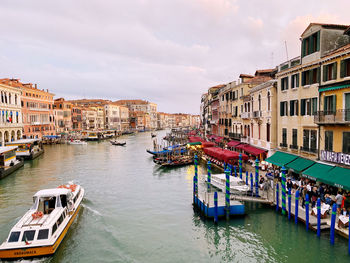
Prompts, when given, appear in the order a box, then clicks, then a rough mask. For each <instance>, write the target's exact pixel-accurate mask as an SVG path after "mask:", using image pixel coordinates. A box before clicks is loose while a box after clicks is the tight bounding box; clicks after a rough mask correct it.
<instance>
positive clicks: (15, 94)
mask: <svg viewBox="0 0 350 263" xmlns="http://www.w3.org/2000/svg"><path fill="white" fill-rule="evenodd" d="M15 105H17V94H15Z"/></svg>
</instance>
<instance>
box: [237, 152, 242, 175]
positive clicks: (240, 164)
mask: <svg viewBox="0 0 350 263" xmlns="http://www.w3.org/2000/svg"><path fill="white" fill-rule="evenodd" d="M238 164H239V178H241V179H242V154H241V153H240V154H239V161H238Z"/></svg>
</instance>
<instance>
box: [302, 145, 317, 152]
mask: <svg viewBox="0 0 350 263" xmlns="http://www.w3.org/2000/svg"><path fill="white" fill-rule="evenodd" d="M300 150H301V151H303V152H308V153H317V149H316V148H309V147H303V146H300Z"/></svg>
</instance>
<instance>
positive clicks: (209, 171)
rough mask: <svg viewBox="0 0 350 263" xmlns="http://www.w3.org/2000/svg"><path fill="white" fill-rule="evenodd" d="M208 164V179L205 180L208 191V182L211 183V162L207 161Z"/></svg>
mask: <svg viewBox="0 0 350 263" xmlns="http://www.w3.org/2000/svg"><path fill="white" fill-rule="evenodd" d="M207 165H208V180H207V186H208V191H209V190H210V183H211V162H210V161H208V162H207Z"/></svg>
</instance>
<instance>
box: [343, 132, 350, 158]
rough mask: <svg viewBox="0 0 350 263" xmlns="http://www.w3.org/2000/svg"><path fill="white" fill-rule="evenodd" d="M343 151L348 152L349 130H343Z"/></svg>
mask: <svg viewBox="0 0 350 263" xmlns="http://www.w3.org/2000/svg"><path fill="white" fill-rule="evenodd" d="M343 153H350V132H343Z"/></svg>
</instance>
